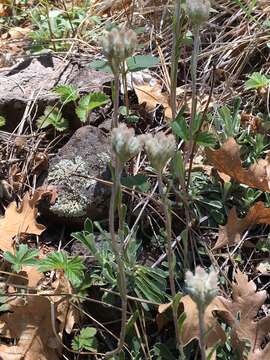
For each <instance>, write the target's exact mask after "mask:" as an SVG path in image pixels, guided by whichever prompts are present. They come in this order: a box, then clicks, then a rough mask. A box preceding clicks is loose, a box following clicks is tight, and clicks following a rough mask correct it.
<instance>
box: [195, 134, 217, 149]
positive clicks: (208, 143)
mask: <svg viewBox="0 0 270 360" xmlns="http://www.w3.org/2000/svg"><path fill="white" fill-rule="evenodd" d="M196 142H197V144H198V145H201V146H205V147H213V146H215V144H216V139H215V137H214V135H213V134H211V133H209V132H201V133H199V134H198V135H197V137H196Z"/></svg>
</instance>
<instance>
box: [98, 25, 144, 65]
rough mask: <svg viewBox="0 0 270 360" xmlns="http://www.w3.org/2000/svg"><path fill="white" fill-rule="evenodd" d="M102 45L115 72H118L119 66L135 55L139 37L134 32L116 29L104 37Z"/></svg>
mask: <svg viewBox="0 0 270 360" xmlns="http://www.w3.org/2000/svg"><path fill="white" fill-rule="evenodd" d="M101 45H102V47H103V53H104V55H105V56H106V58H107V60H108V61H109V63H110V65H111V66H112V69H113V71H117V70H118V67H119V64H120V63H121V62H123V61H125V60H126V59H127V58H128V57H129V56H131V55H132V54H133V53H134V50H135V49H136V46H137V35H136V33H135V32H134V31H133V30H127V29H121V30H119V29H116V28H114V29H112V30H111V31H110V32H108V33H107V34H106V35H104V37H103V38H102V41H101Z"/></svg>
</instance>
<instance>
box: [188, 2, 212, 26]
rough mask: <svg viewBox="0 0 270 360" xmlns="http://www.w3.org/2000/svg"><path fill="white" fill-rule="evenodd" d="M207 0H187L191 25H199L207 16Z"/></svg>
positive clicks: (209, 6)
mask: <svg viewBox="0 0 270 360" xmlns="http://www.w3.org/2000/svg"><path fill="white" fill-rule="evenodd" d="M210 8H211V4H210V2H209V0H187V12H188V16H189V18H190V20H191V22H192V24H193V25H197V26H198V25H201V24H203V23H204V22H205V21H207V20H208V18H209V13H210Z"/></svg>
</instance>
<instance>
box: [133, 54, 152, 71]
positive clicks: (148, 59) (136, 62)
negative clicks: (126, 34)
mask: <svg viewBox="0 0 270 360" xmlns="http://www.w3.org/2000/svg"><path fill="white" fill-rule="evenodd" d="M158 63H159V59H158V58H157V57H154V56H152V55H137V56H133V57H130V58H128V59H127V67H128V71H130V72H135V71H141V70H144V69H149V68H151V67H153V66H156V65H157V64H158Z"/></svg>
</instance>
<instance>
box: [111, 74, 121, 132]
mask: <svg viewBox="0 0 270 360" xmlns="http://www.w3.org/2000/svg"><path fill="white" fill-rule="evenodd" d="M119 92H120V87H119V72H115V73H114V104H113V118H112V128H115V127H117V126H118V113H119Z"/></svg>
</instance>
